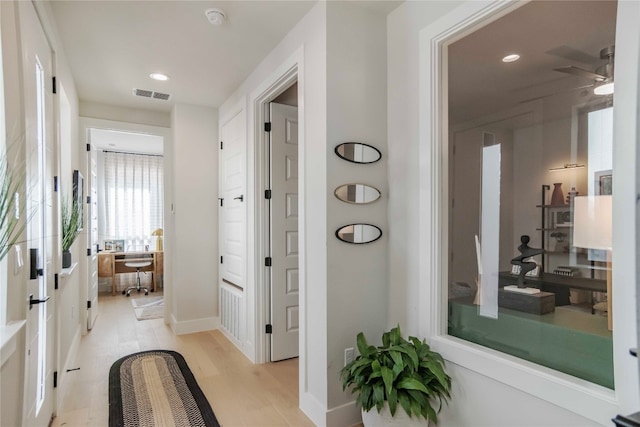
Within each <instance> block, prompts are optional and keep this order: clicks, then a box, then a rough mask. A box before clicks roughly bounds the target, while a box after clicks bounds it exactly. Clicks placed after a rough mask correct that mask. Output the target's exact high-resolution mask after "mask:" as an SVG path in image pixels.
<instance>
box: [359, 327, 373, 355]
mask: <svg viewBox="0 0 640 427" xmlns="http://www.w3.org/2000/svg"><path fill="white" fill-rule="evenodd" d="M356 343H357V345H358V352H359V353H360V355H361V356H363V357H367V356H368V355H369V354H370V353H371V351H370V350H369V344H367V339H366V338H365V337H364V334H363V333H362V332H360V333H359V334H358V337H357V339H356Z"/></svg>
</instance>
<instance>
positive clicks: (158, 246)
mask: <svg viewBox="0 0 640 427" xmlns="http://www.w3.org/2000/svg"><path fill="white" fill-rule="evenodd" d="M151 235H152V236H156V251H161V250H162V236H163V235H164V232H163V231H162V228H156V229H155V230H153V232H152V233H151Z"/></svg>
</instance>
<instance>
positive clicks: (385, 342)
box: [382, 332, 391, 348]
mask: <svg viewBox="0 0 640 427" xmlns="http://www.w3.org/2000/svg"><path fill="white" fill-rule="evenodd" d="M390 335H391V334H390V333H389V332H385V333H383V334H382V348H389V346H390V345H391V337H390Z"/></svg>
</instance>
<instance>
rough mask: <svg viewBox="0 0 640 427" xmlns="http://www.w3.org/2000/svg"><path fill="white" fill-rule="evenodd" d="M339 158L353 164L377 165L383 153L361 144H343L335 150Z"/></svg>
mask: <svg viewBox="0 0 640 427" xmlns="http://www.w3.org/2000/svg"><path fill="white" fill-rule="evenodd" d="M335 152H336V154H337V155H338V157H340V158H342V159H345V160H347V161H349V162H353V163H375V162H377V161H378V160H380V158H381V157H382V153H380V150H378V149H377V148H375V147H372V146H371V145H368V144H363V143H361V142H343V143H342V144H338V145H337V146H336V149H335Z"/></svg>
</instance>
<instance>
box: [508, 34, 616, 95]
mask: <svg viewBox="0 0 640 427" xmlns="http://www.w3.org/2000/svg"><path fill="white" fill-rule="evenodd" d="M614 56H615V45H611V46H608V47H605V48H604V49H602V50H600V58H601V59H606V60H607V63H606V64H604V65H601V66H600V67H598V68H597V69H596V71H595V72H594V71H589V70H585V69H584V68H580V67H576V66H574V65H568V66H566V67H560V68H554V69H553V71H559V72H561V73H566V74H572V75H574V76H579V77H584V78H586V79H589V80H593V83H591V84H588V85H583V86H578V87H574V88H570V89H565V90H561V91H559V92H554V93H551V94H547V95H542V96H537V97H535V98H529V99H526V100H524V101H520V104H523V103H527V102H530V101H535V100H538V99H543V98H548V97H550V96H554V95H558V94H560V93H570V92H574V91H576V90H580V89H587V88H590V87H593V93H594V94H595V95H610V94H612V93H613V63H614ZM587 93H588V92H587V91H584V92H583V95H586V94H587Z"/></svg>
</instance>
